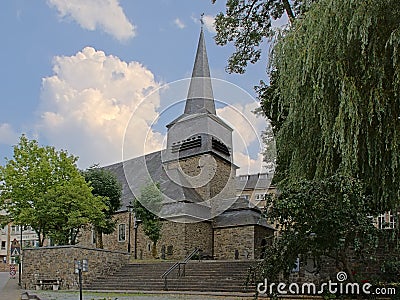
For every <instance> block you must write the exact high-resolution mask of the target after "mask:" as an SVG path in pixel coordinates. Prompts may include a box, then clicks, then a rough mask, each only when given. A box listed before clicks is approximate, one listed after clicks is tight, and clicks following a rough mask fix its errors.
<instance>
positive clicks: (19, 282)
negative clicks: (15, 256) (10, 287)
mask: <svg viewBox="0 0 400 300" xmlns="http://www.w3.org/2000/svg"><path fill="white" fill-rule="evenodd" d="M20 228H21V235H20V242H19V247H20V248H19V260H18V285H19V286H21V275H22V262H21V258H22V231H23V228H24V227H23V226H22V225H21V227H20Z"/></svg>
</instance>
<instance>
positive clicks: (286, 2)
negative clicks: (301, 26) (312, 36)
mask: <svg viewBox="0 0 400 300" xmlns="http://www.w3.org/2000/svg"><path fill="white" fill-rule="evenodd" d="M282 2H283V7H284V8H285V11H286V13H287V15H288V17H289V22H290V23H293V21H294V19H295V16H294V13H293V10H292V7H291V6H290V3H289V0H282Z"/></svg>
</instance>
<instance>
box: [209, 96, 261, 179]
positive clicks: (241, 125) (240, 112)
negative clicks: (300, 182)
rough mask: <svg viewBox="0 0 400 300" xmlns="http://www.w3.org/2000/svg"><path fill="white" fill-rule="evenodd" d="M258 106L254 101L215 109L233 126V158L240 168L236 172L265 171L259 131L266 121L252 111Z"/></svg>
mask: <svg viewBox="0 0 400 300" xmlns="http://www.w3.org/2000/svg"><path fill="white" fill-rule="evenodd" d="M257 107H258V104H257V103H256V102H253V103H249V104H244V105H243V104H234V105H228V106H225V107H223V108H220V109H218V110H217V114H218V116H220V117H221V118H222V119H224V120H225V121H226V122H227V123H228V124H229V125H230V126H231V127H232V128H233V130H234V131H233V150H234V154H233V159H234V162H235V164H237V165H238V166H239V167H240V169H239V170H238V174H249V173H260V172H265V171H266V169H265V168H264V165H265V164H264V163H263V155H262V154H261V153H262V152H263V149H264V144H263V141H262V139H261V132H262V131H264V130H265V128H266V126H267V122H266V121H265V119H264V118H261V117H257V116H256V115H255V114H254V113H253V111H254V109H256V108H257Z"/></svg>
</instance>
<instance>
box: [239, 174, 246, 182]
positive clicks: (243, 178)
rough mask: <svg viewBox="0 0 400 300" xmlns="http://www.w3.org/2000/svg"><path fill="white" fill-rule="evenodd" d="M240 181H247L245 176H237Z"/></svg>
mask: <svg viewBox="0 0 400 300" xmlns="http://www.w3.org/2000/svg"><path fill="white" fill-rule="evenodd" d="M239 180H240V181H246V180H247V175H243V176H239Z"/></svg>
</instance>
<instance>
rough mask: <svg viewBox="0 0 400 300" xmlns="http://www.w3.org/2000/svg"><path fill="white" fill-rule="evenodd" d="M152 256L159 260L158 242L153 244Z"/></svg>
mask: <svg viewBox="0 0 400 300" xmlns="http://www.w3.org/2000/svg"><path fill="white" fill-rule="evenodd" d="M151 254H152V255H153V257H154V258H157V242H153V245H152V248H151Z"/></svg>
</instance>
